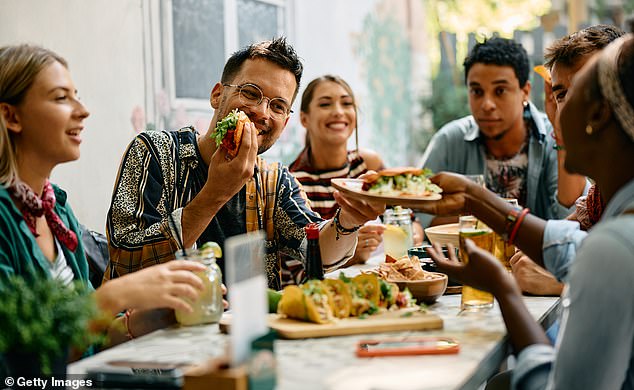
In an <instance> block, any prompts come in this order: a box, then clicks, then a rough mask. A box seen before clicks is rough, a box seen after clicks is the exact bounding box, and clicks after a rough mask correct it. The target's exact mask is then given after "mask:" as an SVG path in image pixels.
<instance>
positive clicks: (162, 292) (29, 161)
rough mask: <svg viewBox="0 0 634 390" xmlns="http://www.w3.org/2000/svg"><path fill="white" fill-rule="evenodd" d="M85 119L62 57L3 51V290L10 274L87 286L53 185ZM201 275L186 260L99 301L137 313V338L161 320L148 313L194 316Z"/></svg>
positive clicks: (80, 254) (61, 195)
mask: <svg viewBox="0 0 634 390" xmlns="http://www.w3.org/2000/svg"><path fill="white" fill-rule="evenodd" d="M88 115H89V112H88V110H87V109H86V107H84V105H83V104H82V103H81V102H80V101H79V98H78V95H77V91H76V89H75V85H74V83H73V81H72V79H71V77H70V73H69V70H68V66H67V64H66V61H65V60H64V59H63V58H62V57H60V56H59V55H57V54H56V53H54V52H52V51H49V50H47V49H44V48H41V47H38V46H30V45H17V46H6V47H2V48H0V232H1V234H0V287H1V286H2V284H3V283H5V282H6V280H7V278H8V277H10V276H11V275H20V276H25V277H32V276H36V277H47V278H57V279H59V280H61V281H63V283H65V284H69V283H71V282H72V281H73V280H79V281H82V282H84V283H86V284H90V282H89V281H88V264H87V261H86V257H85V254H84V250H83V247H82V243H81V239H80V237H79V227H78V222H77V219H76V218H75V216H74V214H73V211H72V209H71V207H70V205H69V204H68V202H67V197H66V193H65V192H64V191H63V190H62V189H61V188H59V187H57V186H56V185H54V184H52V183H50V181H49V177H50V175H51V172H52V171H53V169H54V168H55V167H56V166H57V165H58V164H62V163H65V162H68V161H74V160H77V159H78V158H79V146H80V144H81V142H82V136H83V131H84V120H85V119H86V118H87V117H88ZM197 270H201V266H199V265H198V264H196V263H192V262H186V261H176V262H169V263H168V264H163V265H160V266H156V267H151V268H149V269H147V270H144V271H140V272H138V273H135V274H131V275H129V276H126V277H123V278H119V279H116V280H113V281H111V282H109V283H107V284H105V285H103V286H101V287H100V288H98V289H97V290H96V291H95V292H94V296H95V300H96V302H97V305H98V306H99V308H100V309H101V310H103V311H104V312H106V313H110V314H111V315H112V316H113V317H114V316H115V314H116V313H119V312H121V311H122V310H125V309H131V308H134V309H136V311H134V312H133V314H132V315H130V316H126V317H125V319H128V320H129V321H128V325H129V328H128V333H132V330H131V329H134V326H133V324H135V323H136V330H135V331H134V333H135V335H139V334H142V333H145V332H147V331H149V330H151V329H153V328H154V326H158V322H160V321H158V322H154V321H155V319H153V320H149V321H148V320H147V318H148V317H153V314H154V312H150V311H144V310H143V309H154V308H172V309H183V310H186V311H191V307H190V306H189V305H188V304H187V303H186V302H185V301H183V300H182V299H180V298H182V297H189V298H195V297H197V296H198V294H199V291H200V290H201V289H202V287H203V286H202V283H201V281H200V280H199V279H198V278H197V277H196V276H195V275H194V274H193V273H192V272H189V271H197ZM150 313H152V314H150ZM159 318H162V315H159ZM123 320H124V319H123V318H122V319H119V320H118V321H123ZM153 322H154V325H152V323H153ZM111 328H112V329H116V328H119V329H125V326H123V327H111ZM120 333H121V332H117V331H114V332H113V333H111V335H112V336H113V337H114V339H113V340H112V341H114V342H116V341H119V340H121V339H122V337H121V336H122V334H120Z"/></svg>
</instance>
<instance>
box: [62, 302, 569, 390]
mask: <svg viewBox="0 0 634 390" xmlns="http://www.w3.org/2000/svg"><path fill="white" fill-rule="evenodd" d="M524 302H525V303H526V305H527V307H528V309H529V311H530V313H531V314H532V316H533V318H535V320H538V321H539V322H540V323H541V324H542V325H543V326H544V327H548V326H550V325H551V324H552V323H553V321H554V320H555V318H556V317H557V316H556V309H557V307H558V303H559V298H557V297H525V298H524ZM459 306H460V294H456V295H445V296H442V297H441V298H440V299H439V300H438V301H437V302H436V303H435V304H433V305H431V306H430V307H429V310H430V311H431V312H432V313H435V314H438V315H439V316H440V317H441V318H442V319H443V321H444V329H441V330H435V331H424V332H394V333H389V334H375V335H356V336H344V337H328V338H321V339H306V340H277V341H276V342H275V356H276V360H277V369H278V377H277V388H278V389H279V390H287V389H288V390H291V389H298V388H302V389H333V390H339V389H341V390H343V389H370V388H371V389H475V388H477V387H478V386H479V385H480V384H482V383H483V382H484V381H486V380H487V379H488V378H489V377H490V376H491V375H493V374H494V373H496V372H497V370H498V368H499V367H500V364H501V363H502V362H503V361H504V359H505V358H506V356H508V354H509V344H508V339H507V336H506V329H505V327H504V322H503V321H502V316H501V314H500V311H499V307H498V306H497V303H496V305H495V306H494V307H493V308H492V309H491V310H488V311H484V312H476V313H460V314H459ZM388 335H389V336H405V335H407V336H411V335H430V336H432V335H433V336H448V337H453V338H455V339H456V340H458V341H459V342H460V348H461V350H460V353H459V354H457V355H444V356H443V355H437V356H402V357H390V358H385V357H383V358H369V359H368V358H364V359H361V358H357V357H356V356H355V354H354V351H355V346H356V341H357V340H359V339H361V338H381V337H386V336H388ZM226 348H227V337H226V336H225V335H222V334H220V332H219V329H218V326H217V325H203V326H197V327H188V328H169V329H162V330H158V331H156V332H153V333H151V334H149V335H146V336H143V337H140V338H137V339H134V340H131V341H129V342H127V343H124V344H121V345H119V346H116V347H114V348H111V349H109V350H106V351H103V352H101V353H99V354H96V355H94V356H91V357H89V358H87V359H83V360H81V361H79V362H76V363H73V364H71V365H69V367H68V373H69V374H82V373H85V372H86V370H88V369H90V368H93V367H99V366H101V365H103V364H104V363H105V362H108V361H111V360H135V361H154V362H156V361H158V362H172V363H183V364H196V363H200V362H203V361H205V360H208V359H210V358H214V357H220V356H222V355H224V354H225V351H226Z"/></svg>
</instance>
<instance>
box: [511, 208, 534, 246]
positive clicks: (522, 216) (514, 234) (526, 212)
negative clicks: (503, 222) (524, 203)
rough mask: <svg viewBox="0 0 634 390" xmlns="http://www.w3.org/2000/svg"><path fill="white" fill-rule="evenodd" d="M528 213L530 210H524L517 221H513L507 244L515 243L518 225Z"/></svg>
mask: <svg viewBox="0 0 634 390" xmlns="http://www.w3.org/2000/svg"><path fill="white" fill-rule="evenodd" d="M529 212H530V210H529V209H528V208H525V209H523V210H522V211H521V212H520V215H519V216H518V217H517V220H516V221H515V225H513V230H512V231H511V234H510V235H509V244H513V242H514V241H515V237H516V236H517V232H518V231H519V230H520V225H521V224H522V221H524V217H526V214H528V213H529Z"/></svg>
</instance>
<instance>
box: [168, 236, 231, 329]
mask: <svg viewBox="0 0 634 390" xmlns="http://www.w3.org/2000/svg"><path fill="white" fill-rule="evenodd" d="M176 258H177V259H185V260H191V261H196V262H199V263H201V264H203V265H204V266H205V267H206V268H205V269H204V270H203V271H198V272H194V274H195V275H196V276H198V277H199V278H200V280H201V281H202V282H203V285H204V286H205V289H204V290H203V291H202V292H201V293H200V295H199V296H198V298H197V299H196V300H192V299H189V298H182V299H184V300H185V301H187V302H188V303H189V304H190V305H191V307H192V309H194V311H193V312H192V313H189V312H186V311H184V310H180V309H177V310H175V313H174V314H175V315H176V321H178V323H179V324H181V325H184V326H191V325H200V324H211V323H216V322H218V321H220V317H222V313H223V312H224V304H223V302H222V287H221V285H222V273H221V271H220V267H218V264H216V257H215V255H214V253H213V252H212V251H210V250H206V249H204V248H201V249H197V250H190V251H188V252H187V255H184V254H183V251H182V250H179V251H177V252H176Z"/></svg>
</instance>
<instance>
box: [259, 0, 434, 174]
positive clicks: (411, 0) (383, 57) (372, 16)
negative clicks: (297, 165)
mask: <svg viewBox="0 0 634 390" xmlns="http://www.w3.org/2000/svg"><path fill="white" fill-rule="evenodd" d="M292 4H293V6H292V7H291V9H290V11H291V13H290V19H291V20H290V23H289V29H290V31H289V37H290V38H291V41H292V42H293V44H294V46H295V48H296V49H297V52H298V53H299V55H300V56H301V57H302V59H303V60H304V65H305V70H304V76H303V79H302V87H303V86H305V85H306V84H308V83H309V82H310V81H311V80H312V79H314V78H315V77H317V76H320V75H323V74H327V73H333V74H336V75H339V76H341V77H343V78H344V79H345V80H346V81H347V82H348V83H349V84H350V86H351V87H352V89H353V91H354V92H355V95H356V98H357V101H358V103H359V144H360V146H361V147H367V148H371V149H374V150H376V151H377V152H379V153H380V154H381V155H382V156H383V158H384V160H385V162H386V163H387V164H388V165H391V166H394V165H406V164H412V163H414V162H415V161H416V159H417V157H418V156H417V155H416V152H414V150H413V149H414V148H413V147H412V137H411V134H412V132H417V131H423V127H424V126H423V124H422V121H421V119H420V104H419V100H420V96H421V94H422V93H423V92H424V91H425V89H426V88H427V85H428V80H429V66H428V62H427V61H428V56H427V55H426V53H425V51H426V50H427V49H428V47H427V44H426V42H427V39H426V33H425V30H424V27H425V26H424V21H423V20H424V10H423V9H422V5H423V3H422V2H421V1H417V0H405V1H402V0H349V1H337V0H320V1H305V0H297V1H294V2H292ZM302 92H303V88H301V89H300V94H299V97H298V99H297V102H296V104H295V107H294V111H295V112H296V113H297V112H298V111H299V101H300V100H301V93H302ZM304 134H305V130H304V129H303V128H302V127H301V125H300V124H299V115H297V114H296V115H293V116H291V118H290V120H289V124H288V126H287V129H286V130H285V132H284V133H283V134H282V137H281V138H280V141H279V142H278V143H277V144H276V145H275V146H274V147H273V148H272V149H271V150H270V151H269V152H267V154H266V155H265V157H267V158H268V159H271V160H272V159H276V160H280V161H282V162H284V163H290V162H291V161H292V160H293V159H294V157H295V156H296V155H297V153H298V152H299V150H301V148H302V147H303V145H304ZM349 147H350V148H354V137H352V138H351V141H350V143H349Z"/></svg>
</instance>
